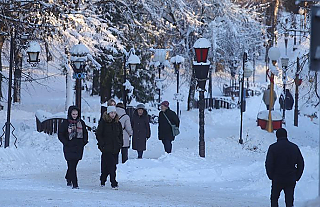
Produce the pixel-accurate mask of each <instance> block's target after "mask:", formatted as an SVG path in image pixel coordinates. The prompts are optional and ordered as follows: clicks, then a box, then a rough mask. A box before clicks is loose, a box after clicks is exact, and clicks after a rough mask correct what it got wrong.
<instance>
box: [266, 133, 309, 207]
mask: <svg viewBox="0 0 320 207" xmlns="http://www.w3.org/2000/svg"><path fill="white" fill-rule="evenodd" d="M276 137H277V142H276V143H274V144H272V145H270V146H269V149H268V152H267V157H266V162H265V167H266V172H267V176H268V177H269V179H270V180H271V181H272V186H271V197H270V200H271V207H278V200H279V197H280V193H281V191H282V190H284V194H285V203H286V207H292V206H293V200H294V196H293V195H294V188H295V186H296V182H297V181H299V179H300V178H301V176H302V173H303V169H304V160H303V157H302V154H301V152H300V149H299V147H298V146H297V145H296V144H294V143H292V142H290V141H289V140H288V138H287V131H286V130H285V129H284V128H280V129H278V130H277V132H276Z"/></svg>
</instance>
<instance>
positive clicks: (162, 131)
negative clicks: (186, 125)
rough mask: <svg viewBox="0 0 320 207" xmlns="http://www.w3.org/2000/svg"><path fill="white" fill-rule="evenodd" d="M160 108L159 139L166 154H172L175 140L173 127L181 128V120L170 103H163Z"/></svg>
mask: <svg viewBox="0 0 320 207" xmlns="http://www.w3.org/2000/svg"><path fill="white" fill-rule="evenodd" d="M160 107H161V111H160V112H159V121H158V122H159V125H158V138H159V140H161V141H162V144H163V147H164V150H165V152H166V153H171V151H172V141H174V139H175V137H174V136H173V132H172V126H171V125H175V126H177V127H179V125H180V120H179V118H178V116H177V114H176V113H175V112H174V111H172V110H171V109H170V108H169V102H168V101H163V102H162V103H161V106H160ZM169 122H170V123H169Z"/></svg>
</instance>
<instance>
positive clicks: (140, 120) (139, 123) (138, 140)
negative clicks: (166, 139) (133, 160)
mask: <svg viewBox="0 0 320 207" xmlns="http://www.w3.org/2000/svg"><path fill="white" fill-rule="evenodd" d="M131 125H132V129H133V136H132V149H134V150H137V152H138V159H141V158H142V155H143V151H145V150H146V148H147V139H149V138H150V136H151V130H150V124H149V116H148V113H147V111H146V109H145V106H144V105H143V104H138V105H137V109H136V110H135V111H134V113H133V116H132V119H131Z"/></svg>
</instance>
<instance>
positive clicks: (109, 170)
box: [100, 152, 119, 187]
mask: <svg viewBox="0 0 320 207" xmlns="http://www.w3.org/2000/svg"><path fill="white" fill-rule="evenodd" d="M118 156H119V154H112V153H111V152H103V153H102V155H101V176H100V181H101V184H103V185H104V184H105V182H106V181H107V177H108V175H110V182H111V186H112V187H115V186H118V182H117V181H116V170H117V164H118Z"/></svg>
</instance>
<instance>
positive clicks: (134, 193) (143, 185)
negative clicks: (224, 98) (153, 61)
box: [0, 68, 319, 207]
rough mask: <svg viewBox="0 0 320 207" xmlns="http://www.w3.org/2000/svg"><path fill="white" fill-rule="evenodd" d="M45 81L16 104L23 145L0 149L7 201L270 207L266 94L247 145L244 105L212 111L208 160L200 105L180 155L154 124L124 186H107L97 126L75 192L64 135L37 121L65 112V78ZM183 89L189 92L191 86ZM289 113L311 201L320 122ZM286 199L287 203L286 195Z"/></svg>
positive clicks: (248, 120)
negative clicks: (40, 113) (261, 118)
mask: <svg viewBox="0 0 320 207" xmlns="http://www.w3.org/2000/svg"><path fill="white" fill-rule="evenodd" d="M263 75H264V74H263V69H262V68H260V69H259V70H258V71H257V77H259V76H260V77H262V78H260V79H263ZM257 79H258V78H257ZM43 83H44V84H47V85H49V86H50V87H43V86H38V85H36V87H30V85H29V87H28V93H26V92H23V97H22V103H21V104H18V105H14V106H13V109H12V116H11V117H12V124H13V126H14V127H15V128H16V131H15V132H14V133H15V134H16V136H17V137H18V141H17V146H18V148H17V149H16V148H15V147H14V145H13V141H14V138H13V137H12V136H11V146H10V147H9V148H6V149H4V148H0V174H1V177H0V206H106V205H113V206H214V207H218V206H221V207H230V206H239V207H256V206H259V207H264V206H269V196H270V185H271V182H270V181H269V180H268V178H267V176H266V173H265V168H264V161H265V156H266V151H267V149H268V146H269V145H270V144H271V143H273V142H275V141H276V138H275V134H273V133H268V132H266V131H264V130H261V129H260V128H259V127H257V126H256V116H257V114H258V112H259V111H261V110H264V107H265V106H264V104H262V103H261V96H260V97H252V98H249V99H247V112H245V113H244V120H243V124H244V125H243V126H244V128H243V137H244V144H243V145H240V144H238V140H239V127H240V112H239V109H230V110H227V109H219V110H213V111H212V112H209V111H206V112H205V123H206V125H205V141H206V158H200V157H199V155H198V111H197V110H192V111H189V112H187V111H186V110H185V106H184V105H185V103H184V104H183V105H182V107H183V108H182V116H181V128H180V131H181V134H180V135H179V136H178V137H177V138H176V141H175V142H174V143H173V153H172V154H170V155H166V154H165V153H164V150H163V146H162V143H161V142H160V141H159V140H158V139H157V125H152V136H151V138H150V139H149V140H148V143H147V151H146V152H145V154H144V159H142V160H138V159H136V157H137V155H136V152H135V151H132V150H130V151H129V158H130V159H129V161H128V162H127V163H125V164H119V165H118V171H117V172H118V174H117V179H118V181H119V190H118V191H113V190H111V187H110V186H108V185H107V186H106V187H105V188H101V187H100V186H99V175H100V152H99V150H98V149H97V147H96V141H95V137H94V135H93V134H92V133H91V132H90V134H89V144H88V145H87V146H86V147H85V153H84V157H83V160H82V161H80V163H79V167H78V177H79V186H80V189H79V190H72V189H70V188H69V187H67V186H66V183H65V180H64V174H65V170H66V162H65V160H64V158H63V153H62V145H61V143H60V142H59V141H58V139H57V136H56V135H52V136H50V135H46V134H44V133H38V132H37V131H36V126H35V112H36V110H38V109H41V110H45V111H48V112H51V113H57V112H61V111H63V110H64V101H65V92H64V88H65V86H64V77H61V76H57V77H56V78H51V79H49V80H45V81H43ZM172 84H175V83H172ZM263 84H265V83H263ZM23 87H24V88H26V85H24V86H23ZM172 87H173V86H172ZM182 91H183V92H184V94H186V93H187V88H186V87H185V88H183V89H182ZM215 93H218V91H215ZM83 95H84V99H85V100H86V101H87V102H88V104H85V103H84V102H83V110H87V111H90V112H93V111H94V112H99V110H100V106H99V99H98V97H94V98H92V97H89V96H88V95H86V94H85V93H83ZM172 97H173V94H172V93H171V92H170V88H168V90H167V93H165V95H164V98H166V99H168V100H169V101H170V102H171V105H172V109H173V110H175V109H176V107H175V103H174V102H173V101H172ZM278 109H279V106H278V105H276V110H278ZM286 115H287V126H286V128H287V130H288V132H289V139H290V140H292V141H293V142H295V143H297V144H298V145H299V146H300V149H301V151H302V154H303V156H304V158H305V165H306V166H305V171H304V174H303V176H302V178H301V180H300V181H299V182H298V184H297V187H296V191H295V206H298V207H299V206H305V203H306V202H307V201H309V200H311V199H314V198H316V196H317V190H318V168H319V163H318V155H319V152H318V146H319V141H318V139H319V125H318V121H317V120H316V121H314V120H313V121H311V120H310V119H309V118H308V117H305V116H300V117H299V127H294V126H293V111H287V113H286ZM0 117H1V119H0V125H1V126H2V125H4V123H5V121H6V120H5V118H6V110H4V111H0ZM279 203H280V206H282V207H283V206H285V205H284V195H283V194H282V195H281V199H280V202H279ZM316 205H317V204H315V205H314V206H316ZM310 206H311V204H310Z"/></svg>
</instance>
